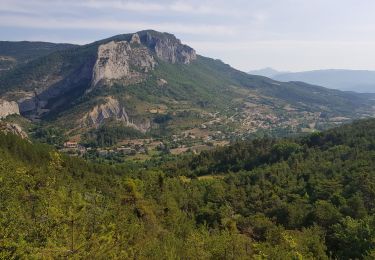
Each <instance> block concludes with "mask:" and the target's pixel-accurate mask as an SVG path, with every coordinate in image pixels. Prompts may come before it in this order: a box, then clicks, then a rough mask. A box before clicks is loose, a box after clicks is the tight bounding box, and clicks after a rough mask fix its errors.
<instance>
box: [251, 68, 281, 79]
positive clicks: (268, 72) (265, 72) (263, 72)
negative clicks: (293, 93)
mask: <svg viewBox="0 0 375 260" xmlns="http://www.w3.org/2000/svg"><path fill="white" fill-rule="evenodd" d="M248 73H249V74H251V75H259V76H264V77H267V78H272V77H275V76H277V75H279V74H283V73H288V72H282V71H278V70H275V69H273V68H269V67H267V68H263V69H259V70H251V71H249V72H248Z"/></svg>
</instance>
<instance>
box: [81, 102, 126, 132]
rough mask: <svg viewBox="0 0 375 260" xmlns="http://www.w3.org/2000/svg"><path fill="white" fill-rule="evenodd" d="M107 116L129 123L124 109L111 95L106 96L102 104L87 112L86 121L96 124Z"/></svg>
mask: <svg viewBox="0 0 375 260" xmlns="http://www.w3.org/2000/svg"><path fill="white" fill-rule="evenodd" d="M108 118H112V119H116V120H118V121H123V122H125V123H127V124H128V123H129V116H128V114H127V113H126V111H125V109H124V108H123V107H121V106H120V104H119V102H118V100H116V99H114V98H113V97H107V98H106V102H105V103H104V104H101V105H98V106H96V107H94V108H93V109H92V110H91V111H90V112H89V113H88V114H87V117H86V123H87V124H88V125H91V126H98V125H100V124H101V123H103V121H104V120H105V119H108Z"/></svg>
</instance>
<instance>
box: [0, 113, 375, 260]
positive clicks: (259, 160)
mask: <svg viewBox="0 0 375 260" xmlns="http://www.w3.org/2000/svg"><path fill="white" fill-rule="evenodd" d="M0 199H1V203H0V214H1V215H0V258H5V259H9V258H58V257H70V258H77V259H78V258H86V259H112V258H117V259H127V258H133V259H146V258H147V259H178V258H183V259H249V258H257V259H329V258H333V259H335V258H337V259H373V258H374V257H375V215H374V209H375V208H374V201H375V120H363V121H357V122H354V123H353V124H351V125H345V126H342V127H339V128H336V129H333V130H330V131H327V132H323V133H315V134H313V135H309V136H307V137H303V138H299V139H277V140H274V139H258V140H254V141H247V142H239V143H234V144H232V145H230V146H229V147H225V148H217V149H214V150H212V151H207V152H202V153H201V154H200V155H184V157H176V158H169V159H168V160H167V159H165V160H164V161H159V162H157V163H155V162H146V163H144V164H138V165H134V164H126V165H125V164H119V165H112V166H109V165H96V164H92V163H89V162H86V161H84V160H82V159H79V158H70V157H66V156H64V155H61V154H59V153H57V152H55V151H54V150H52V149H51V148H49V147H48V146H45V145H40V144H31V143H29V142H28V141H26V140H22V139H20V138H18V137H16V136H13V135H10V134H8V135H4V134H1V135H0Z"/></svg>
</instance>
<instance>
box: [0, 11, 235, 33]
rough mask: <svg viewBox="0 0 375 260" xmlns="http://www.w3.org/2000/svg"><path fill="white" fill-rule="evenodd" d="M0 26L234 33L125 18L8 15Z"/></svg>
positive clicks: (212, 27)
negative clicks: (127, 19)
mask: <svg viewBox="0 0 375 260" xmlns="http://www.w3.org/2000/svg"><path fill="white" fill-rule="evenodd" d="M0 24H1V26H11V27H22V28H44V29H94V30H95V29H100V30H111V31H120V32H134V31H139V30H144V29H155V30H158V31H166V32H172V33H186V34H195V35H209V34H227V35H231V34H234V33H235V31H234V30H233V28H231V27H227V26H220V25H204V24H197V25H192V24H179V23H167V22H166V23H153V22H137V21H132V22H130V21H125V20H110V19H105V20H99V19H53V18H40V17H25V16H20V15H18V16H15V15H12V16H9V15H3V16H1V17H0Z"/></svg>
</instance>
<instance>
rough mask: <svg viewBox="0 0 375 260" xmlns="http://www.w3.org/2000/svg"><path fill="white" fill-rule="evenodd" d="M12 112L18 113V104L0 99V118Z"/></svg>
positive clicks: (12, 113)
mask: <svg viewBox="0 0 375 260" xmlns="http://www.w3.org/2000/svg"><path fill="white" fill-rule="evenodd" d="M14 114H17V115H19V114H20V111H19V108H18V104H17V103H16V102H14V101H10V102H8V101H6V100H1V99H0V119H1V118H5V117H7V116H8V115H14Z"/></svg>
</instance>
